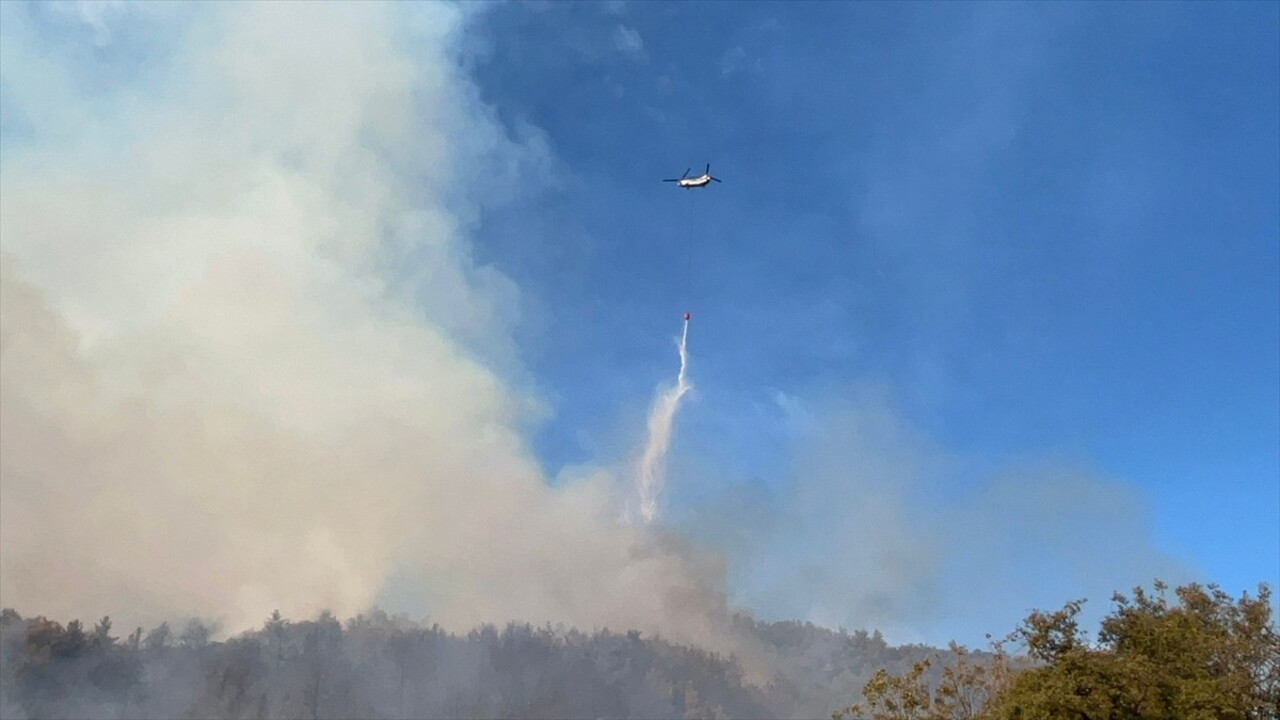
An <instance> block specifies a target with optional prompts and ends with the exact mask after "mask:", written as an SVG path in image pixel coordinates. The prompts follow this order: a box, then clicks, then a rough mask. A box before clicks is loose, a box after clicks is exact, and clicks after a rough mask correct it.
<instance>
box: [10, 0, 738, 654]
mask: <svg viewBox="0 0 1280 720" xmlns="http://www.w3.org/2000/svg"><path fill="white" fill-rule="evenodd" d="M41 12H43V10H42V9H41V8H39V7H35V8H28V7H17V8H12V7H10V8H6V15H5V23H4V25H5V35H6V37H5V47H6V57H5V58H4V59H5V63H4V77H3V80H4V88H5V97H4V103H5V117H6V121H7V122H10V121H11V122H14V123H17V122H22V123H25V124H26V125H27V128H26V129H27V131H28V132H27V133H26V136H25V137H22V138H21V139H20V140H19V141H18V142H15V143H14V144H13V146H12V147H10V146H8V145H7V146H6V150H5V162H4V166H3V186H4V194H3V204H2V208H0V236H2V237H3V246H2V250H3V260H2V263H3V272H4V282H3V293H4V296H3V300H2V301H0V307H2V308H3V338H2V342H3V345H2V348H0V352H2V353H3V363H2V364H0V367H2V371H0V372H2V373H3V384H2V392H3V398H2V399H0V405H2V407H3V413H4V414H3V428H4V432H3V440H2V442H3V445H2V448H0V463H2V467H0V472H2V473H3V504H2V508H0V533H3V537H2V538H0V539H2V541H3V542H2V543H0V544H2V545H3V548H4V550H3V554H2V555H0V588H2V592H3V598H0V604H3V605H4V606H12V607H17V608H20V609H29V610H30V611H31V612H40V613H46V614H48V615H50V616H54V617H77V616H79V617H92V616H95V615H99V614H101V613H102V612H108V611H109V612H111V613H112V615H113V616H115V617H116V618H117V622H118V623H120V624H121V626H122V627H123V626H131V625H133V624H154V623H156V622H158V621H159V620H162V619H166V618H169V617H172V616H174V615H188V614H189V615H199V616H203V617H208V618H217V619H219V620H220V621H221V622H222V623H223V627H224V629H225V630H227V631H235V630H239V629H242V628H245V627H249V626H253V625H257V624H259V623H260V622H261V620H262V618H263V617H265V615H266V614H268V613H269V612H270V611H271V610H272V609H273V608H277V607H278V608H279V609H280V610H281V611H282V612H284V613H286V615H290V616H294V617H307V616H314V614H315V613H316V612H318V611H319V610H321V609H324V608H328V609H331V610H332V611H334V612H335V613H337V614H338V615H339V616H347V615H351V614H354V613H357V612H360V611H362V610H364V609H366V608H367V607H368V606H370V605H371V604H373V603H374V602H375V601H376V600H377V599H378V598H379V596H380V594H383V593H385V592H387V591H388V588H387V587H386V583H387V579H388V578H389V577H393V576H394V577H396V578H398V582H399V583H400V585H401V587H400V588H399V592H401V593H402V594H404V593H408V595H409V596H410V597H411V598H412V600H413V601H414V602H416V604H417V606H418V607H420V608H421V609H422V612H423V613H429V614H430V616H431V617H432V619H433V620H435V621H439V622H441V623H442V624H444V625H446V626H447V627H456V628H465V627H468V626H470V625H471V624H474V623H478V622H480V621H483V620H492V619H494V618H503V619H522V620H530V621H533V622H540V621H544V620H554V621H567V622H571V623H576V624H578V625H581V626H586V627H591V626H602V625H610V626H628V627H631V626H634V627H638V628H642V629H656V628H658V627H662V628H663V629H665V630H667V631H668V632H670V633H673V634H677V635H679V634H683V635H684V636H686V637H687V638H689V639H691V640H694V639H702V636H703V635H705V628H704V627H703V626H702V625H701V624H700V623H701V622H702V620H701V618H704V617H706V616H707V612H706V611H707V609H708V608H714V607H719V604H718V602H717V597H718V596H717V594H716V593H715V592H714V591H713V589H712V588H710V587H708V586H704V585H703V584H702V580H701V579H699V578H700V577H701V576H702V575H703V574H704V573H703V571H702V568H700V567H698V566H697V564H696V563H695V562H694V561H693V560H691V559H689V558H688V557H687V556H688V553H687V552H685V551H684V550H679V551H677V550H676V549H674V548H675V546H672V545H670V544H664V543H662V542H661V541H660V540H654V539H653V538H652V537H649V536H646V535H641V534H640V531H639V530H637V529H634V528H627V527H623V526H621V525H619V524H617V523H616V520H615V518H616V517H617V515H618V505H617V503H616V502H615V500H616V498H615V489H614V486H613V484H612V483H611V481H610V478H609V476H608V475H607V474H604V473H596V474H594V475H591V476H589V477H587V478H585V479H582V480H580V481H574V482H569V483H567V484H566V485H565V486H563V487H562V488H560V489H551V488H550V487H549V485H548V484H547V483H546V482H545V480H544V478H543V477H542V476H541V474H540V470H539V468H538V467H537V465H536V463H535V462H534V460H533V459H532V457H531V455H530V453H529V452H528V450H527V448H526V447H525V446H524V442H523V440H522V432H523V429H524V428H525V427H527V425H528V424H529V423H530V422H532V421H533V420H535V419H536V413H537V412H538V411H539V408H538V403H537V402H536V398H534V397H532V396H531V395H529V394H528V393H527V392H525V391H524V390H523V389H522V388H521V387H518V386H516V385H514V384H513V383H512V382H511V381H510V380H509V379H508V378H509V377H513V376H515V374H516V371H515V370H513V369H512V368H513V366H514V364H515V359H514V350H513V347H514V342H513V341H512V339H511V333H510V330H511V325H512V323H513V322H515V321H516V319H517V318H518V308H519V302H518V293H517V291H516V289H515V288H514V286H513V285H512V284H511V283H510V282H509V281H507V280H506V279H505V278H503V277H502V276H501V275H500V274H498V273H496V272H494V271H493V270H491V269H487V268H482V267H477V266H476V265H475V264H474V263H473V262H472V261H471V260H470V259H469V257H470V253H469V248H468V244H467V239H466V232H467V227H468V223H470V222H472V221H473V220H474V217H475V215H476V213H478V212H479V211H481V210H482V209H483V208H481V207H479V206H477V205H476V204H475V203H474V202H472V201H467V200H466V198H467V197H469V195H481V193H479V192H477V190H478V189H479V188H480V185H479V183H480V181H481V179H483V183H484V185H483V189H484V193H483V195H484V196H485V197H487V198H490V200H488V201H489V202H499V201H501V198H503V197H504V196H505V197H510V196H511V195H512V194H513V193H516V192H519V191H520V186H521V184H522V183H530V184H534V185H536V184H538V183H545V182H548V181H550V180H551V179H552V173H553V164H552V162H551V159H550V158H549V156H548V155H547V153H546V152H545V150H544V148H543V147H542V145H541V143H540V142H539V141H538V139H537V138H536V137H530V138H519V137H512V136H511V135H510V134H508V133H507V132H506V131H505V130H504V128H503V127H501V126H500V125H499V124H498V123H497V122H495V120H494V119H493V118H492V117H491V115H490V113H489V111H488V110H487V109H486V108H485V107H484V106H483V105H482V104H481V103H480V102H479V101H478V99H477V96H476V92H475V90H474V88H472V87H471V86H470V84H469V83H468V82H467V80H466V79H465V77H463V76H462V75H461V74H460V70H459V64H458V62H457V59H456V57H455V53H456V49H457V45H458V43H457V40H458V34H459V33H460V31H461V30H462V28H463V27H464V26H465V23H466V21H467V18H466V17H465V16H464V15H463V14H462V11H460V10H459V9H457V8H454V7H450V6H444V5H438V4H430V5H427V6H418V7H414V8H399V7H394V6H388V5H375V6H367V5H361V6H358V7H357V6H350V5H343V6H338V5H328V4H324V5H312V6H293V5H290V6H287V7H286V6H281V5H254V6H240V5H235V6H220V7H216V8H211V7H205V8H201V9H200V10H199V13H200V17H198V18H185V17H177V18H168V17H165V18H160V19H155V18H151V19H150V20H149V22H153V23H157V24H158V25H159V26H160V27H161V29H163V30H164V32H157V33H156V34H155V35H156V36H155V37H148V38H146V39H145V41H139V42H141V45H139V46H137V47H131V48H127V49H125V50H122V51H121V52H126V51H127V52H131V53H149V54H153V55H156V56H166V57H167V58H168V59H169V63H168V65H167V66H166V67H168V68H169V69H168V70H166V71H164V72H161V71H159V70H157V69H155V68H149V69H148V70H146V73H147V74H149V77H148V78H147V82H146V83H145V84H146V88H147V91H146V92H142V91H141V90H140V89H139V87H140V86H141V83H139V86H137V87H135V86H133V85H130V83H129V79H130V77H129V74H128V72H127V71H126V69H122V70H121V71H120V75H119V77H117V76H114V75H113V76H112V78H111V79H110V81H109V82H108V84H107V85H106V87H105V88H99V89H97V90H95V91H94V92H89V91H88V89H87V85H88V84H90V83H91V82H94V81H95V78H94V77H92V76H91V73H90V70H89V69H88V68H87V67H86V66H85V65H84V64H83V63H82V62H81V61H82V60H83V58H80V57H78V56H77V55H76V54H75V53H74V52H73V51H70V50H68V51H66V52H65V53H63V54H59V53H57V52H54V53H53V54H51V55H47V56H40V55H37V54H36V53H35V51H34V50H32V49H31V48H33V47H34V46H35V45H36V44H37V43H36V42H35V41H36V39H37V37H36V36H37V35H38V34H39V33H41V32H47V27H46V26H45V25H41V24H38V23H36V22H35V21H34V20H33V19H32V17H31V16H32V15H33V14H38V13H41ZM46 20H47V18H46ZM54 46H55V47H56V46H57V44H56V43H55V44H54ZM125 65H127V63H125V62H124V61H121V67H124V66H125ZM51 94H52V95H53V96H52V97H51ZM104 94H105V95H106V96H110V101H109V102H108V101H107V100H104V99H103V97H104ZM54 106H56V107H57V111H56V112H53V111H52V108H53V107H54ZM55 117H56V118H57V120H56V121H55V120H53V119H52V118H55ZM44 118H51V119H50V121H49V125H47V126H46V125H45V124H44V122H43V119H44ZM71 137H77V138H81V140H79V141H75V142H72V141H69V140H68V138H71ZM481 173H483V174H484V177H483V178H480V177H479V176H478V175H479V174H481ZM495 198H496V199H495ZM407 268H412V269H407ZM711 567H712V569H714V566H711ZM707 576H708V577H714V572H711V573H708V574H707ZM682 609H683V610H689V611H691V612H681V610H682ZM681 618H695V619H694V620H690V622H689V623H687V624H685V625H682V624H681V622H682V621H681Z"/></svg>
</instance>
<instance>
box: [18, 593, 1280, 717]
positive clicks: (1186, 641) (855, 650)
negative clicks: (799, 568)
mask: <svg viewBox="0 0 1280 720" xmlns="http://www.w3.org/2000/svg"><path fill="white" fill-rule="evenodd" d="M1113 600H1114V602H1115V609H1114V611H1113V612H1112V613H1111V614H1110V615H1109V616H1107V617H1106V618H1105V619H1104V620H1103V622H1102V626H1101V628H1100V631H1099V632H1098V633H1097V635H1096V639H1090V634H1089V633H1088V632H1087V630H1086V629H1084V628H1082V627H1080V623H1079V619H1078V616H1079V612H1080V609H1081V602H1080V601H1072V602H1068V603H1067V604H1066V605H1065V606H1064V607H1063V608H1062V609H1060V610H1057V611H1052V612H1042V611H1037V612H1035V613H1032V614H1031V615H1030V616H1029V617H1028V618H1027V619H1026V621H1024V623H1023V624H1022V626H1021V627H1019V628H1018V629H1017V630H1015V631H1014V632H1013V633H1012V634H1011V635H1010V636H1009V637H1008V639H1007V640H1006V641H1005V642H1004V643H997V644H996V645H995V646H993V648H992V649H991V651H989V652H973V651H970V650H967V649H965V648H963V647H960V646H957V645H952V646H951V647H950V648H949V649H948V650H945V651H943V650H937V649H934V648H929V647H924V646H918V645H910V646H898V647H895V646H891V645H889V644H888V643H886V642H885V641H884V639H883V638H882V637H881V636H880V635H879V633H874V632H873V633H867V632H864V631H857V632H854V633H848V632H844V631H840V632H834V631H831V630H828V629H825V628H821V627H817V626H814V625H812V624H809V623H795V622H780V623H766V622H760V621H757V620H753V619H751V618H748V617H744V616H738V617H736V618H734V621H733V625H732V628H731V629H730V630H729V632H728V635H730V636H731V637H732V640H731V641H728V642H729V644H732V645H733V646H735V647H737V648H738V650H737V651H734V652H730V653H728V654H724V653H716V652H711V651H708V650H705V649H701V648H695V647H689V646H686V645H680V644H677V643H674V642H670V641H668V640H666V639H664V638H661V637H654V636H647V635H642V634H641V633H638V632H634V631H633V632H624V633H617V632H611V631H609V630H599V631H595V632H592V633H585V632H582V631H579V630H576V629H572V628H564V627H551V626H543V627H531V626H529V625H518V624H511V625H507V626H506V627H505V628H503V629H498V628H496V627H494V626H492V625H484V626H481V627H479V628H476V629H475V630H473V631H471V632H469V633H467V634H465V635H457V634H453V633H449V632H446V631H444V630H442V629H441V628H439V627H437V626H431V627H423V626H421V625H418V624H416V623H413V622H410V621H408V620H406V619H404V618H401V617H389V616H387V615H386V614H384V613H381V612H373V613H371V614H369V615H362V616H358V617H356V618H353V619H350V620H348V621H347V622H346V623H342V622H340V621H339V620H338V619H337V618H335V617H333V616H332V615H329V614H327V613H326V614H322V615H321V616H320V617H319V618H316V619H314V620H303V621H297V622H294V621H290V620H288V619H286V618H283V617H281V616H280V615H279V614H278V613H277V614H273V616H272V617H270V618H269V619H267V620H266V622H265V623H264V624H263V627H262V628H261V629H259V630H255V631H252V632H247V633H243V634H241V635H238V636H235V637H233V638H230V639H227V640H225V641H213V640H211V634H212V633H211V629H210V628H209V627H208V626H207V625H205V624H204V623H202V622H200V621H198V620H193V621H190V622H188V623H186V624H185V625H184V626H182V627H180V628H171V627H169V626H168V625H161V626H159V627H156V628H152V629H151V630H149V631H144V630H143V629H141V628H138V629H135V630H134V631H133V632H131V633H128V634H125V635H123V636H119V635H117V634H116V633H115V630H114V628H113V627H112V624H111V621H110V619H109V618H105V617H104V618H102V619H101V620H99V621H97V622H96V623H95V624H94V625H93V627H91V628H90V627H86V626H85V625H84V624H82V623H81V622H80V621H78V620H72V621H70V622H68V623H67V624H66V625H63V624H61V623H59V622H56V621H53V620H49V619H46V618H43V617H34V618H23V617H21V616H20V615H19V614H18V613H17V612H15V611H13V610H4V611H3V615H0V717H3V718H5V719H6V720H7V719H8V718H15V719H16V718H30V719H32V720H34V719H37V718H122V719H123V718H207V717H218V718H463V717H469V718H477V717H478V718H773V717H778V718H827V717H831V716H832V715H833V714H834V715H835V716H836V717H837V718H849V719H850V720H853V719H859V718H871V719H873V720H977V719H979V718H990V719H992V720H997V719H1006V718H1007V719H1009V720H1013V719H1015V718H1046V719H1051V718H1068V717H1069V718H1096V719H1099V720H1101V719H1103V718H1134V719H1137V720H1142V719H1148V718H1149V719H1150V720H1158V719H1161V718H1206V719H1208V718H1215V719H1220V718H1234V719H1237V720H1269V719H1273V718H1276V717H1280V635H1277V629H1276V625H1275V623H1274V621H1273V620H1272V606H1271V602H1270V594H1269V589H1268V588H1267V587H1266V586H1261V587H1260V588H1259V592H1258V594H1257V595H1256V596H1250V595H1249V594H1247V593H1246V594H1245V595H1243V596H1242V597H1241V598H1239V599H1235V598H1232V597H1230V596H1228V595H1227V594H1225V593H1224V592H1222V591H1221V590H1219V589H1217V588H1214V587H1212V586H1210V587H1209V588H1204V587H1201V586H1198V585H1188V586H1184V587H1180V588H1177V589H1176V590H1175V591H1173V593H1172V597H1170V593H1169V592H1168V588H1166V587H1165V586H1163V585H1161V584H1160V583H1156V586H1155V591H1154V592H1146V591H1144V590H1142V589H1141V588H1138V589H1135V591H1134V593H1133V594H1132V595H1131V596H1121V595H1117V596H1115V598H1113ZM1010 643H1012V649H1011V650H1010V651H1006V646H1009V645H1010ZM851 702H852V704H851Z"/></svg>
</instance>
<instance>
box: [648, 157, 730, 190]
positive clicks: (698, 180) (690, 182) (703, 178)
mask: <svg viewBox="0 0 1280 720" xmlns="http://www.w3.org/2000/svg"><path fill="white" fill-rule="evenodd" d="M690 170H693V168H689V170H685V171H684V174H683V175H681V176H680V177H678V178H666V179H664V180H663V181H662V182H673V183H676V184H677V186H678V187H682V188H685V189H686V190H690V189H693V188H700V187H706V186H708V185H710V184H711V181H712V180H715V181H716V182H720V178H718V177H711V163H707V169H706V170H703V171H702V174H701V175H698V176H696V177H689V171H690Z"/></svg>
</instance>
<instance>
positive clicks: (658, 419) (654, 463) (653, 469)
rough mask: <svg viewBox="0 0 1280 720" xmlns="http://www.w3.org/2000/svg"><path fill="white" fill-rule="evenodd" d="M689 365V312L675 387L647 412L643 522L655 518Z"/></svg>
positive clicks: (642, 466) (641, 470) (642, 474)
mask: <svg viewBox="0 0 1280 720" xmlns="http://www.w3.org/2000/svg"><path fill="white" fill-rule="evenodd" d="M688 365H689V313H685V314H684V331H683V332H682V333H681V334H680V373H679V374H678V375H677V376H676V384H675V387H669V388H667V389H665V390H663V391H662V392H661V393H659V394H658V397H657V398H655V399H654V401H653V408H652V409H650V411H649V437H648V441H647V442H645V446H644V452H643V453H642V454H641V455H640V467H639V482H640V517H641V518H642V519H643V520H644V522H645V523H651V522H653V520H654V518H656V517H657V516H658V496H659V495H660V494H661V493H662V487H663V485H665V484H666V480H667V470H666V459H667V447H668V446H669V445H670V444H671V428H672V425H673V424H674V421H675V417H676V411H677V410H679V409H680V399H681V398H682V397H684V394H685V393H686V392H688V391H689V388H690V387H692V386H691V385H690V384H689V381H688V379H687V378H686V377H685V372H686V370H687V369H688Z"/></svg>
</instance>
